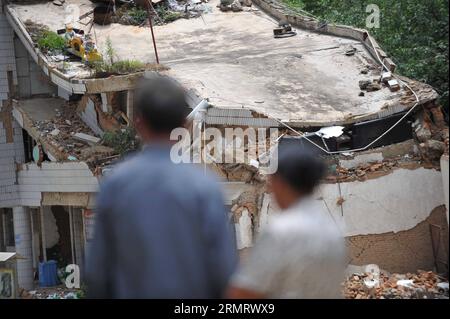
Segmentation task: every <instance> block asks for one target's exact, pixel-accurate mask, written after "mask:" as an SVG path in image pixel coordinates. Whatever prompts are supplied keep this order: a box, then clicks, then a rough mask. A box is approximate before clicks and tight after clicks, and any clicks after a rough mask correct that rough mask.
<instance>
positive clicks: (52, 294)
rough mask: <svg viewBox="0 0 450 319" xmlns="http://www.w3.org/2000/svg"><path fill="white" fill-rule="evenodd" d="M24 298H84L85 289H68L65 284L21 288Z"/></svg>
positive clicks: (21, 294) (20, 293)
mask: <svg viewBox="0 0 450 319" xmlns="http://www.w3.org/2000/svg"><path fill="white" fill-rule="evenodd" d="M19 295H20V298H22V299H81V298H84V295H85V294H84V291H83V290H81V289H68V288H65V287H64V286H60V287H49V288H38V289H36V290H30V291H27V290H25V289H21V290H20V292H19Z"/></svg>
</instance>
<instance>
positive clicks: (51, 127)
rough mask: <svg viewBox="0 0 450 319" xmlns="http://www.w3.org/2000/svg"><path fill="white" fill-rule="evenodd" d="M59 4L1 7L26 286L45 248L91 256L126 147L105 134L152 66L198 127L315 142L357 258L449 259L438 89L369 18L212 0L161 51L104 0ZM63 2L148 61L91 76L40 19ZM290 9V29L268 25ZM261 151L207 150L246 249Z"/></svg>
mask: <svg viewBox="0 0 450 319" xmlns="http://www.w3.org/2000/svg"><path fill="white" fill-rule="evenodd" d="M153 2H155V1H153ZM172 2H173V1H172ZM59 3H60V5H59V4H58V5H55V4H54V3H53V2H47V1H42V2H39V1H28V2H27V1H18V0H17V1H9V2H8V1H5V0H2V6H1V11H0V12H1V13H0V27H1V29H0V43H1V48H0V103H1V104H0V105H1V112H0V150H1V152H0V216H1V218H0V234H1V236H0V250H2V251H8V250H11V251H17V252H18V253H19V254H20V255H21V256H22V257H23V259H20V260H19V261H18V275H19V285H20V287H23V288H25V289H31V288H33V285H34V280H35V272H36V269H37V267H38V264H39V262H41V261H46V260H50V259H57V260H60V261H61V263H62V264H70V263H74V264H78V265H80V267H82V265H83V261H84V258H85V248H86V245H87V244H88V243H89V241H90V240H91V238H92V225H93V221H94V217H95V194H96V192H97V191H98V184H99V181H100V180H101V178H102V176H103V175H105V174H107V173H108V172H109V171H110V170H113V169H114V163H115V161H117V160H118V159H119V157H120V155H121V153H122V150H118V149H117V147H115V146H117V145H115V144H114V142H113V143H109V144H108V143H105V140H106V137H108V136H109V137H110V138H111V136H113V137H115V135H114V134H117V132H119V133H123V134H119V135H120V136H121V137H120V138H118V139H114V138H113V141H115V142H116V143H119V142H120V143H122V139H123V135H126V134H128V129H129V128H130V126H131V125H132V120H133V89H134V86H135V84H136V81H137V80H138V79H139V78H140V77H142V76H144V74H145V73H146V72H160V73H163V74H166V75H168V76H170V77H173V78H174V79H175V80H176V81H178V82H179V83H180V84H181V85H183V86H184V87H185V88H186V92H187V104H188V106H189V107H190V108H191V109H193V110H198V112H195V119H196V120H195V121H194V122H193V124H192V126H198V128H199V130H200V132H204V131H205V130H206V129H208V128H217V129H218V130H219V131H223V130H224V129H225V128H230V127H232V128H242V129H243V130H246V129H248V128H257V129H258V130H259V131H258V132H260V131H264V132H268V131H269V130H271V129H275V128H276V129H278V132H279V133H280V134H278V135H277V136H276V138H275V139H270V137H269V138H268V143H269V142H270V143H269V144H271V145H272V144H276V145H278V146H279V147H282V145H283V144H288V143H294V144H298V145H299V147H303V148H305V149H313V150H315V151H317V152H318V153H319V154H320V155H322V156H323V157H324V158H325V159H326V161H327V163H328V166H329V175H328V177H327V179H326V181H325V183H324V184H323V185H322V186H321V187H320V190H319V191H318V193H317V194H316V195H315V197H316V199H317V201H319V202H321V203H322V205H323V207H324V209H325V210H326V211H327V212H328V213H329V215H330V218H332V219H333V220H334V221H335V222H336V224H337V225H338V227H340V229H341V231H342V233H343V234H344V236H345V237H346V239H347V245H348V249H349V260H348V263H349V264H352V265H364V264H378V265H379V266H380V267H382V268H383V269H385V270H387V271H392V272H415V271H416V270H418V269H422V270H433V269H434V270H435V271H437V272H439V273H443V274H446V273H448V207H449V206H448V142H449V139H448V124H447V123H446V121H445V119H444V116H443V113H442V109H441V106H440V105H439V104H438V102H437V101H438V94H437V93H436V92H435V91H434V90H433V88H431V87H430V86H428V85H426V84H424V83H420V82H417V81H415V80H412V79H408V78H405V77H402V76H400V75H396V74H395V69H396V64H395V63H394V62H393V60H392V59H391V58H389V57H388V56H387V54H386V53H385V52H384V51H383V50H382V48H381V47H380V46H379V45H378V44H377V42H376V40H375V39H374V38H373V37H372V36H371V35H370V34H369V33H368V32H367V31H366V30H361V29H356V28H353V27H349V26H341V25H334V24H327V23H324V22H322V21H319V20H317V19H315V18H312V17H309V16H303V15H300V14H298V13H294V12H292V11H290V10H289V9H288V8H286V7H285V6H284V5H282V4H281V3H279V2H277V1H275V0H253V5H252V6H248V7H247V6H244V7H243V8H242V10H240V11H239V12H234V11H232V10H231V11H222V10H220V8H218V6H219V1H216V0H212V1H210V2H209V3H208V5H209V9H208V10H205V11H204V13H203V14H200V15H197V16H196V17H195V18H192V19H178V20H176V21H174V22H172V23H170V24H161V25H158V26H155V27H154V31H155V36H156V46H157V50H158V54H159V58H160V60H161V63H162V65H155V64H154V62H155V57H154V55H153V52H154V48H153V46H152V41H151V37H150V34H149V30H148V27H146V26H136V25H123V24H117V23H112V24H108V23H103V25H101V26H100V25H95V24H94V18H93V17H92V12H93V11H94V9H95V7H96V6H97V5H96V4H95V3H92V2H91V1H89V0H66V1H65V2H64V1H62V2H61V1H60V2H59ZM68 5H76V6H77V8H78V9H79V12H77V19H76V21H75V22H76V23H77V25H76V27H78V28H86V29H90V30H93V31H92V32H93V33H94V32H95V37H96V42H97V43H96V44H97V46H98V48H99V50H100V51H101V49H102V48H107V47H113V48H114V51H115V52H114V57H115V58H117V59H118V60H119V61H120V60H122V61H125V60H126V59H133V60H136V61H139V62H141V64H142V65H144V67H142V68H138V69H135V70H127V71H125V72H111V73H109V74H108V73H107V74H98V73H95V74H94V73H93V72H92V70H91V68H90V67H89V66H87V65H86V63H83V62H82V61H80V60H79V59H73V58H67V57H64V56H63V57H61V54H51V52H43V50H42V49H40V48H39V47H38V46H37V44H36V39H33V38H34V35H35V33H36V29H39V28H42V27H43V26H44V27H45V28H46V29H48V30H51V31H53V32H56V31H57V30H59V29H61V28H64V25H65V24H66V21H65V17H66V15H65V13H66V12H67V11H66V8H67V6H68ZM204 5H206V4H204ZM216 6H217V7H216ZM104 21H105V20H103V22H104ZM287 23H288V24H290V25H291V26H292V27H293V28H294V29H295V31H294V32H292V31H290V32H292V33H290V34H292V36H289V37H281V38H280V37H274V34H273V30H274V28H278V27H279V25H280V24H281V25H285V24H287ZM163 65H164V66H163ZM267 136H270V134H267ZM125 138H126V136H125ZM130 140H132V138H131V139H130ZM203 142H205V141H203ZM120 143H119V144H120ZM125 144H126V145H128V146H130V145H129V144H132V145H131V146H133V147H134V146H135V145H134V144H133V141H131V142H130V141H128V140H127V143H125ZM206 144H207V143H203V144H201V145H200V148H201V149H203V150H204V149H206ZM252 147H254V146H252V145H250V143H247V145H246V146H245V149H246V152H248V150H249V149H250V148H252ZM208 152H209V151H208ZM255 154H256V157H254V158H251V161H249V162H247V163H223V162H222V161H220V160H217V159H216V160H214V159H213V160H209V161H208V162H207V161H206V160H205V159H203V160H201V163H203V164H205V166H208V167H209V168H210V169H212V170H213V171H215V172H216V173H217V174H218V175H219V176H220V178H221V181H222V186H223V189H224V197H225V204H226V205H227V207H228V209H229V212H230V219H231V222H232V223H233V225H234V228H235V233H236V242H237V248H238V249H239V251H241V252H242V254H243V255H245V252H246V250H247V249H248V248H250V247H251V246H252V245H253V243H254V240H255V238H256V237H257V235H258V233H260V232H261V230H263V229H264V227H265V225H267V223H268V222H269V220H270V216H271V215H273V214H276V211H277V208H276V207H275V204H274V202H273V201H272V199H271V196H270V194H269V192H268V190H267V187H266V175H265V174H264V170H265V168H264V167H263V165H260V162H261V163H262V157H263V156H265V155H266V154H261V153H258V152H256V153H255Z"/></svg>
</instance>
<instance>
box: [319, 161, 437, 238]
mask: <svg viewBox="0 0 450 319" xmlns="http://www.w3.org/2000/svg"><path fill="white" fill-rule="evenodd" d="M340 188H341V191H339V185H338V184H323V185H321V187H320V189H319V192H318V197H320V198H321V199H320V200H321V201H322V203H323V206H324V209H325V210H329V212H330V214H331V215H332V216H333V218H334V219H335V220H336V221H337V222H338V223H339V225H340V227H341V231H342V232H343V234H344V235H345V236H355V235H367V234H383V233H387V232H399V231H404V230H408V229H411V228H413V227H415V226H416V225H417V224H418V223H420V222H422V221H424V220H425V219H426V218H427V217H428V216H429V214H430V212H431V211H432V210H433V209H435V208H436V207H438V206H441V205H443V204H444V203H445V199H444V190H443V185H442V176H441V173H440V172H439V171H437V170H435V169H425V168H423V167H420V168H418V169H414V170H409V169H396V170H394V171H393V172H392V173H390V174H388V175H385V176H382V177H379V178H376V179H369V180H366V181H364V182H360V181H355V182H349V183H341V184H340ZM340 197H342V198H343V200H344V202H343V203H342V211H341V207H340V206H339V205H338V203H337V202H338V199H339V198H340Z"/></svg>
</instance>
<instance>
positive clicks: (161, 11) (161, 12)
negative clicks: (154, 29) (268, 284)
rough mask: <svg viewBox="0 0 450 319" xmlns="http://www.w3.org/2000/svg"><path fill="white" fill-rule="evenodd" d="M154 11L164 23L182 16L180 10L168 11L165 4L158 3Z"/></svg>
mask: <svg viewBox="0 0 450 319" xmlns="http://www.w3.org/2000/svg"><path fill="white" fill-rule="evenodd" d="M155 10H156V13H158V16H159V18H160V19H161V20H162V21H163V22H164V23H169V22H172V21H175V20H178V19H180V18H182V17H183V14H181V13H180V12H175V11H170V10H169V9H168V8H167V7H166V6H164V5H160V6H158V7H157V8H156V9H155Z"/></svg>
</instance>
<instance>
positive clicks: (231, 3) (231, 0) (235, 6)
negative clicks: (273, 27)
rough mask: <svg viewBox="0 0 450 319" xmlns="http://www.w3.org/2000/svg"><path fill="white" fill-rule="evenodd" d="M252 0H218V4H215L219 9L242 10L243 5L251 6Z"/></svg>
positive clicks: (225, 10)
mask: <svg viewBox="0 0 450 319" xmlns="http://www.w3.org/2000/svg"><path fill="white" fill-rule="evenodd" d="M251 6H252V0H220V4H219V5H218V6H217V7H218V8H219V9H220V11H224V12H227V11H233V12H239V11H243V10H244V9H243V7H251Z"/></svg>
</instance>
